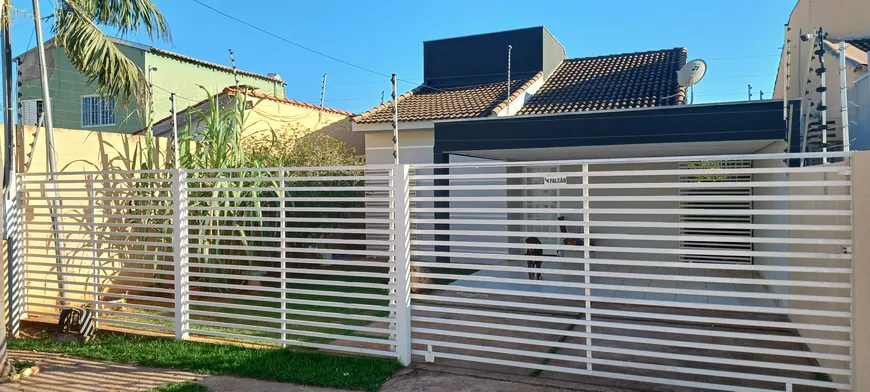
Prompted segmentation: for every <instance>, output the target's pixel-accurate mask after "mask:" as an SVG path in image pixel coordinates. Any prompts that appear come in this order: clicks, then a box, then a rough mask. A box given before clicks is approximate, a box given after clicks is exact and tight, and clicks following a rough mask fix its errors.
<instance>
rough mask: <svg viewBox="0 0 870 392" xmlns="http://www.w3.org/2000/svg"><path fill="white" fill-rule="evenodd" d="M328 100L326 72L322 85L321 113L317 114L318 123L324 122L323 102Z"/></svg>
mask: <svg viewBox="0 0 870 392" xmlns="http://www.w3.org/2000/svg"><path fill="white" fill-rule="evenodd" d="M324 99H326V72H324V73H323V84H321V85H320V111H319V112H317V123H318V124H321V123H322V122H323V100H324Z"/></svg>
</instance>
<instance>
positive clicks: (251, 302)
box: [103, 275, 389, 344]
mask: <svg viewBox="0 0 870 392" xmlns="http://www.w3.org/2000/svg"><path fill="white" fill-rule="evenodd" d="M300 278H304V279H309V280H321V281H323V284H297V283H294V284H288V285H287V288H288V289H297V290H309V291H324V292H334V293H354V294H375V295H386V294H387V291H386V290H382V289H371V288H360V287H344V286H331V285H330V284H329V283H330V282H329V281H336V280H340V281H342V282H360V283H379V284H385V283H387V280H386V279H381V278H370V277H353V276H334V275H304V276H300ZM194 285H195V284H194ZM251 288H252V289H254V290H256V287H254V286H252V287H251ZM191 294H192V295H193V296H203V297H205V296H208V293H206V292H192V293H191ZM244 295H246V296H256V297H259V298H258V299H256V300H255V299H247V298H244V299H238V300H234V301H227V302H228V303H229V304H231V305H242V306H243V307H245V308H246V309H238V308H231V307H226V306H221V302H218V301H214V300H213V299H200V301H213V303H214V304H213V305H209V306H203V305H191V307H190V308H191V310H193V311H205V312H212V313H222V314H226V317H214V316H202V315H192V316H191V319H190V322H191V328H194V329H199V330H204V331H215V332H224V333H233V334H241V335H246V336H250V337H251V338H250V339H244V340H248V341H257V338H258V337H259V338H273V339H278V338H280V337H281V335H280V334H279V333H275V332H269V331H257V330H250V329H245V328H233V327H222V326H213V325H203V324H198V323H197V322H196V321H197V320H202V321H212V322H219V323H225V324H240V325H244V326H252V327H268V328H281V324H280V320H281V313H278V312H273V311H269V310H265V309H262V308H269V309H276V310H277V309H280V307H281V303H280V302H277V300H278V299H279V298H280V296H281V294H280V293H275V292H269V291H259V292H256V293H246V294H244ZM287 298H288V299H291V300H307V301H328V302H335V303H336V305H338V307H332V306H322V305H308V304H299V303H292V302H290V303H288V304H287V309H288V310H304V311H316V312H323V313H336V314H338V315H342V314H353V315H365V316H373V317H386V316H387V315H388V313H389V312H386V311H379V310H368V309H353V308H350V307H343V306H341V305H342V304H351V305H352V304H364V305H377V306H387V305H388V304H389V303H388V301H386V300H382V299H364V298H348V297H340V296H332V295H330V296H322V295H311V294H287ZM256 308H261V309H256ZM141 313H146V314H156V315H161V316H170V317H171V316H172V312H171V311H170V312H155V311H141ZM239 316H242V317H239ZM244 316H255V317H266V318H270V319H274V320H275V321H274V322H272V321H262V320H252V319H248V318H245V317H244ZM103 317H104V318H116V319H119V320H128V321H137V322H147V323H149V324H156V325H166V326H171V325H173V323H172V322H163V321H160V320H150V319H145V318H139V317H130V316H103ZM287 320H289V321H290V323H288V325H287V327H288V328H289V329H295V330H299V331H308V332H319V333H328V334H333V335H357V336H369V337H371V336H370V335H366V334H365V333H356V332H354V331H352V330H347V329H337V328H327V327H320V326H304V325H293V324H292V321H294V320H297V321H312V322H320V323H331V324H343V325H348V326H364V325H368V324H369V323H371V321H367V320H350V319H343V318H336V317H328V316H309V315H299V314H292V313H288V314H287ZM193 334H195V333H193ZM287 339H292V340H298V341H302V342H310V343H329V342H330V341H332V339H329V338H323V337H313V336H303V335H293V334H292V332H291V333H288V335H287ZM385 344H387V342H386V341H385Z"/></svg>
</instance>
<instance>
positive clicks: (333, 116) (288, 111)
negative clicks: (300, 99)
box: [244, 98, 365, 155]
mask: <svg viewBox="0 0 870 392" xmlns="http://www.w3.org/2000/svg"><path fill="white" fill-rule="evenodd" d="M251 99H253V98H249V100H251ZM253 103H254V108H253V109H251V110H248V111H247V112H246V113H245V116H246V117H245V126H244V128H245V133H246V134H248V135H252V134H268V133H270V132H272V131H274V132H278V133H280V132H286V131H288V130H302V131H307V132H311V131H316V132H319V133H325V134H328V135H330V136H332V137H335V138H336V139H338V140H341V141H343V142H345V143H347V144H348V145H350V146H351V147H353V148H354V150H356V152H357V154H358V155H363V154H364V153H365V140H364V137H363V135H362V134H359V133H354V132H352V131H351V125H350V117H348V116H346V115H344V114H338V113H333V112H329V111H323V112H321V111H320V110H318V109H314V108H306V107H301V106H298V105H291V104H288V103H284V102H278V101H275V100H271V99H253Z"/></svg>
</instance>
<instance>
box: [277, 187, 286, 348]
mask: <svg viewBox="0 0 870 392" xmlns="http://www.w3.org/2000/svg"><path fill="white" fill-rule="evenodd" d="M278 173H279V175H280V176H281V181H280V182H279V184H280V189H279V190H278V200H279V202H280V203H281V208H279V209H278V211H279V213H280V214H281V220H280V223H281V231H280V233H281V257H280V260H281V347H287V292H286V290H287V262H286V261H284V257H286V256H287V221H286V219H287V192H284V187H285V186H286V181H284V176H285V175H286V173H285V172H284V170H281V171H280V172H278Z"/></svg>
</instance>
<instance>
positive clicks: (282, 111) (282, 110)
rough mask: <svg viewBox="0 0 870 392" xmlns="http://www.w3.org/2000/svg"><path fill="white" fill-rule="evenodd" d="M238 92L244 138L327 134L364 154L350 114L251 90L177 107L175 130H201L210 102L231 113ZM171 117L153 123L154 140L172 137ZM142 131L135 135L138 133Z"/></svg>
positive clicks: (231, 91)
mask: <svg viewBox="0 0 870 392" xmlns="http://www.w3.org/2000/svg"><path fill="white" fill-rule="evenodd" d="M239 92H241V93H242V94H245V95H246V103H245V109H246V110H245V116H244V118H245V120H244V121H245V122H244V124H243V128H244V129H243V132H244V133H245V135H252V136H253V135H257V134H262V135H265V136H268V135H269V134H270V133H271V132H275V133H276V134H277V135H279V136H280V135H282V134H286V132H305V133H310V132H315V131H316V132H320V133H325V134H329V135H330V136H332V137H335V138H336V139H338V140H341V141H343V142H345V143H347V144H348V145H350V146H351V147H353V148H354V149H355V150H356V152H357V155H363V154H364V153H365V144H364V138H363V135H362V134H360V133H353V132H351V126H350V117H351V116H353V113H350V112H346V111H343V110H338V109H332V108H326V107H324V108H321V107H320V106H317V105H314V104H310V103H307V102H302V101H297V100H293V99H287V98H280V97H276V96H274V95H271V94H267V93H264V92H261V91H260V89H257V88H256V87H252V86H239V87H238V88H236V87H235V86H233V87H226V88H224V89H223V90H222V91H221V92H220V93H218V94H215V95H214V96H213V97H212V98H211V99H209V98H206V99H204V100H202V101H200V102H198V103H194V104H193V105H190V106H186V105H185V106H181V107H178V108H177V109H178V111H179V112H178V115H177V117H178V126H179V130H181V129H183V128H184V127H186V126H190V127H192V128H193V129H194V130H197V129H201V128H202V127H204V126H205V124H204V120H203V119H202V116H203V115H208V114H209V112H210V110H211V103H210V101H216V102H218V103H219V104H220V107H221V110H224V111H229V110H234V109H235V108H234V106H235V104H236V100H235V97H236V95H237V94H239ZM171 120H172V117H171V116H167V117H164V118H162V119H158V120H156V121H155V123H154V125H153V132H154V135H156V136H170V135H171V134H172V122H171ZM143 131H144V129H140V130H138V131H136V133H137V134H138V133H142V132H143Z"/></svg>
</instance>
